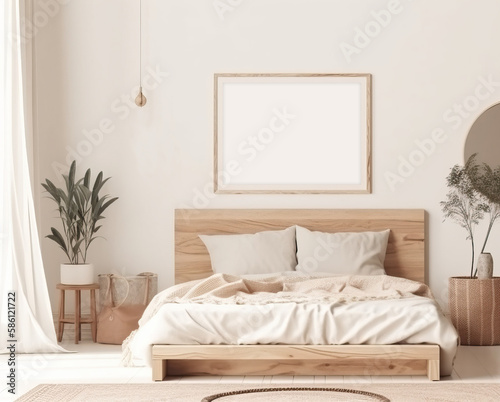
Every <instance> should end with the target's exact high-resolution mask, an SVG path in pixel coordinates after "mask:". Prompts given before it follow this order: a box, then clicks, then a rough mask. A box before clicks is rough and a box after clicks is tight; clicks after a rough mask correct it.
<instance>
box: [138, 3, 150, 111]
mask: <svg viewBox="0 0 500 402" xmlns="http://www.w3.org/2000/svg"><path fill="white" fill-rule="evenodd" d="M147 101H148V100H147V99H146V97H145V96H144V94H143V93H142V0H139V94H138V95H137V96H136V98H135V104H136V105H137V106H139V107H143V106H144V105H145V104H146V102H147Z"/></svg>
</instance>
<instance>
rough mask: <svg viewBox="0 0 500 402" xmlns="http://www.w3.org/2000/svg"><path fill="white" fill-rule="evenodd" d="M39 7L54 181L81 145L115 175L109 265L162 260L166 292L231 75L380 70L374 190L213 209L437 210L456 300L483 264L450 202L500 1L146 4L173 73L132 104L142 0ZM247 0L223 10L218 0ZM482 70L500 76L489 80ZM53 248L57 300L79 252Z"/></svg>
mask: <svg viewBox="0 0 500 402" xmlns="http://www.w3.org/2000/svg"><path fill="white" fill-rule="evenodd" d="M56 1H57V2H58V3H57V4H59V6H57V7H52V8H49V9H47V7H46V4H52V5H53V4H54V2H56ZM37 3H38V4H37V6H38V12H39V13H46V14H47V15H48V14H49V11H50V14H51V15H52V16H50V17H49V18H48V19H47V22H46V23H44V24H42V23H41V22H40V23H39V29H38V32H37V34H36V36H35V44H36V67H37V68H36V82H37V96H38V112H37V116H38V118H37V135H38V145H39V165H38V172H37V174H38V180H39V181H41V180H42V179H43V178H45V177H48V178H50V179H53V180H56V178H57V174H56V171H57V169H55V168H57V166H60V165H64V164H66V159H68V160H69V159H70V158H71V159H72V158H73V157H74V155H70V156H68V149H71V150H77V149H78V150H79V152H80V154H83V155H80V156H79V159H81V162H80V172H83V171H84V169H86V168H87V167H92V169H93V171H94V172H97V171H99V170H104V173H105V174H106V175H110V176H112V177H113V178H112V180H111V181H110V182H109V185H107V187H106V190H107V191H108V192H109V193H111V194H113V195H117V196H119V197H120V199H119V201H118V202H117V203H116V204H115V205H113V206H112V207H111V208H110V209H109V210H108V211H107V214H106V216H107V218H106V221H105V226H104V228H103V233H102V234H103V235H104V236H105V237H106V239H107V240H105V241H104V240H100V241H99V242H97V243H95V247H94V248H93V250H92V251H91V255H90V257H91V260H92V261H93V262H94V263H95V264H96V266H97V270H98V272H116V271H119V272H121V273H123V274H133V273H138V272H141V271H153V272H157V273H158V274H159V276H160V280H159V286H160V288H165V287H167V286H169V285H171V284H172V283H173V211H174V209H175V208H176V207H181V206H193V205H194V204H193V202H194V199H195V195H196V194H197V191H203V190H204V189H205V188H207V186H208V185H209V183H211V172H212V154H213V149H212V148H213V146H212V141H213V140H212V139H213V130H212V127H213V126H212V124H213V74H214V73H215V72H298V73H307V72H335V73H341V72H368V73H371V74H372V75H373V193H372V194H370V195H245V196H243V195H217V196H213V195H212V194H210V199H207V200H206V207H208V208H248V207H252V208H285V207H286V208H424V209H425V210H427V211H428V228H429V229H428V269H429V280H430V284H431V287H432V289H433V291H434V292H435V294H436V296H437V297H438V299H439V300H440V301H442V302H443V303H444V302H445V301H446V287H447V278H448V277H449V276H452V275H467V273H468V269H469V259H470V254H469V248H468V247H469V244H468V243H467V242H466V241H465V231H463V230H462V229H460V228H459V227H458V226H457V225H455V224H453V223H451V222H450V223H448V222H445V223H442V213H441V211H440V206H439V202H440V201H441V200H443V199H444V196H445V193H446V187H445V181H444V179H445V177H446V175H447V174H448V171H449V168H450V167H451V166H452V165H453V164H455V163H461V162H462V161H463V159H462V158H463V156H462V155H463V144H464V140H465V137H466V133H467V131H468V129H469V127H470V125H471V124H472V122H473V121H474V119H475V118H476V117H477V116H478V115H479V114H480V112H481V110H483V109H486V108H487V107H488V106H489V105H491V104H493V103H495V102H498V101H499V100H500V90H499V85H500V84H498V83H500V52H498V43H499V40H500V24H498V21H497V19H498V15H500V2H498V1H496V0H480V1H478V0H475V1H472V0H460V1H457V0H440V1H439V2H436V1H431V0H419V1H410V0H400V1H399V2H398V1H396V0H391V1H387V0H383V1H382V0H374V1H361V0H358V1H348V0H328V1H327V0H247V1H236V0H232V1H230V0H220V1H212V0H183V1H170V0H144V1H143V64H144V66H145V68H144V75H147V74H148V69H152V70H156V69H158V70H160V71H161V72H168V77H163V76H162V77H160V78H159V79H158V80H157V81H156V83H155V85H156V86H157V87H156V88H154V89H151V88H150V89H149V90H147V89H145V90H144V92H145V95H146V96H147V98H148V104H147V105H146V106H145V107H144V108H142V109H141V108H137V107H135V106H133V105H132V106H129V104H130V103H131V99H133V98H134V97H135V95H136V89H135V87H136V86H137V85H138V45H139V42H138V4H139V2H138V0H71V1H68V0H64V1H63V0H52V1H49V0H37ZM62 3H67V4H62ZM231 3H232V4H234V5H233V6H229V7H231V9H230V10H229V9H228V10H226V12H225V13H224V14H223V15H222V17H223V18H221V17H219V15H218V14H217V12H216V10H215V8H214V4H215V5H219V6H220V5H221V4H231ZM238 3H239V5H238ZM44 5H45V10H49V11H44V9H43V7H42V6H44ZM389 7H390V8H391V10H393V11H394V13H392V14H391V15H392V17H391V20H390V22H389V23H387V22H385V25H386V26H385V27H382V28H381V29H380V32H379V33H378V35H376V36H374V37H373V38H371V39H369V43H367V41H366V39H365V43H359V41H358V44H360V45H363V46H364V48H362V49H357V53H352V54H351V56H352V57H351V60H350V61H348V57H346V55H345V54H344V53H343V52H342V50H341V47H340V46H341V44H342V43H344V45H345V43H347V44H350V45H353V44H354V38H355V36H356V33H357V29H358V28H360V29H364V28H365V27H366V28H368V29H374V30H376V29H377V26H376V24H375V22H374V21H376V18H381V17H380V16H379V17H375V15H379V14H377V13H379V12H380V10H383V9H385V10H387V9H388V8H389ZM38 16H39V18H41V16H42V14H39V15H38ZM40 21H42V19H40ZM371 32H372V33H374V32H375V33H377V32H376V31H371ZM358 40H359V38H358ZM351 50H352V48H351ZM481 80H492V81H494V82H495V84H493V85H490V88H489V89H490V91H489V90H488V88H486V89H484V88H479V92H477V91H476V89H477V88H478V86H481V85H482V84H481ZM160 81H161V82H160ZM147 82H148V83H149V84H150V85H152V84H153V83H154V82H153V80H152V79H151V78H150V81H147ZM475 94H476V95H475ZM477 95H479V97H480V98H482V99H478V98H476V96H477ZM127 102H128V103H127ZM464 102H465V103H466V104H465V106H457V105H462V104H464ZM458 107H460V108H462V109H464V111H463V112H458V109H456V110H457V111H454V108H458ZM465 108H468V109H469V110H470V112H467V110H466V109H465ZM449 109H450V110H449ZM459 113H462V116H461V117H458V116H460V115H459ZM100 125H102V126H103V127H104V128H106V129H107V131H108V132H107V133H105V134H102V136H100V135H99V134H98V133H97V134H94V136H93V137H92V139H93V140H94V142H95V144H93V145H91V146H90V148H89V147H88V146H87V147H86V145H88V144H90V142H88V139H87V137H86V136H85V134H84V130H92V129H97V128H99V126H100ZM110 127H111V128H110ZM435 130H442V133H441V134H440V137H439V139H440V140H442V142H441V143H438V144H435V147H431V148H432V149H431V152H429V155H428V156H427V155H426V156H425V157H424V158H423V159H422V158H421V159H419V158H418V156H419V155H420V156H421V155H423V154H421V153H420V154H418V153H416V151H417V150H418V147H417V145H416V143H415V142H416V141H425V140H426V139H429V138H432V135H433V132H434V131H435ZM427 144H428V145H429V143H428V141H427ZM410 156H412V157H413V158H416V160H415V161H416V162H418V163H420V162H421V163H420V165H419V166H417V167H415V168H414V169H413V170H412V171H410V172H409V171H408V170H404V171H402V172H401V173H403V174H404V175H405V176H406V177H403V176H399V179H398V181H397V182H392V185H391V184H390V182H389V181H388V180H387V178H388V177H389V176H390V175H391V174H394V175H400V173H398V169H399V168H401V166H400V165H401V163H402V162H401V160H402V159H401V158H404V159H405V160H408V158H409V157H410ZM394 178H395V176H392V179H393V180H394ZM38 197H40V200H39V208H40V212H41V214H40V216H41V218H40V221H41V232H42V234H43V235H45V234H47V233H48V232H49V228H50V226H51V225H54V224H56V223H57V220H56V219H55V218H54V216H55V214H54V213H53V205H52V204H51V202H50V201H48V200H46V199H44V198H43V194H38ZM198 202H200V200H199V199H198ZM494 230H495V233H494V236H493V238H491V240H490V247H489V250H490V251H491V252H492V253H493V256H494V257H495V258H497V259H499V261H500V251H499V250H498V244H499V239H500V227H497V228H496V229H494ZM478 235H479V237H480V238H482V232H481V233H478ZM42 245H43V256H44V261H45V269H46V273H47V279H48V284H49V287H50V290H51V297H52V302H53V306H54V308H55V306H56V305H57V304H56V303H55V301H56V296H57V295H56V293H55V284H56V283H57V280H58V271H59V268H58V265H59V263H60V262H62V261H63V260H64V258H63V257H64V256H63V254H62V252H60V251H59V250H58V249H57V247H56V246H55V244H53V243H52V242H50V241H49V240H47V239H43V241H42ZM497 272H498V271H497Z"/></svg>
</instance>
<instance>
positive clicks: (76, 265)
mask: <svg viewBox="0 0 500 402" xmlns="http://www.w3.org/2000/svg"><path fill="white" fill-rule="evenodd" d="M75 176H76V161H73V163H72V164H71V167H70V169H69V173H68V174H67V175H63V178H64V182H65V186H64V187H63V188H59V187H56V186H55V185H54V183H52V182H51V181H50V180H49V179H46V180H45V183H42V186H43V188H44V189H45V190H46V191H47V193H48V194H49V198H50V199H52V200H53V201H54V202H55V203H56V204H57V211H58V214H59V218H60V219H61V223H62V233H61V232H60V231H59V230H57V229H56V228H54V227H51V228H50V231H51V234H49V235H47V236H46V237H48V238H49V239H51V240H53V241H54V242H55V243H56V244H57V245H58V246H59V247H60V248H61V249H62V250H63V251H64V253H65V254H66V256H67V257H68V260H69V261H68V263H64V264H61V283H63V284H67V285H87V284H91V283H93V282H94V269H93V265H92V264H91V263H87V253H88V250H89V247H90V245H91V244H92V242H93V241H94V240H95V239H97V238H98V237H100V236H97V235H96V233H97V232H98V231H99V229H100V228H101V226H102V225H98V223H99V221H100V220H101V219H104V216H103V212H104V211H105V210H106V209H107V208H108V207H109V206H110V205H111V204H112V203H114V202H115V201H116V200H117V199H118V197H113V198H110V196H109V195H104V196H100V195H99V192H100V191H101V189H102V187H103V186H104V184H105V183H106V182H107V181H108V180H109V179H110V178H109V177H108V178H106V179H103V172H99V174H98V175H97V177H96V179H95V181H94V183H93V184H92V185H91V171H90V169H87V171H86V172H85V175H84V177H83V178H80V179H78V180H77V179H76V177H75Z"/></svg>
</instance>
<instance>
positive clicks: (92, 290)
mask: <svg viewBox="0 0 500 402" xmlns="http://www.w3.org/2000/svg"><path fill="white" fill-rule="evenodd" d="M56 288H57V289H59V290H60V293H59V323H58V327H57V341H58V342H61V341H62V337H63V332H64V324H66V323H68V324H75V343H78V341H81V340H82V329H81V324H90V325H91V329H92V340H93V341H94V342H95V341H96V336H97V317H96V312H95V291H96V289H99V284H97V283H93V284H91V285H63V284H62V283H58V284H57V285H56ZM66 290H74V291H75V319H74V320H71V319H69V318H65V317H64V301H65V296H66V295H65V292H66ZM82 290H90V318H86V319H82V318H81V313H82V312H81V301H82V295H81V291H82Z"/></svg>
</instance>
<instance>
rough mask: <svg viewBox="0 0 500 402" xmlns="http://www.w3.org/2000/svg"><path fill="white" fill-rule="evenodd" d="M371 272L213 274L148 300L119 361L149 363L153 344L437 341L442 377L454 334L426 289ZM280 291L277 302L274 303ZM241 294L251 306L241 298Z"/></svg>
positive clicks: (448, 366)
mask: <svg viewBox="0 0 500 402" xmlns="http://www.w3.org/2000/svg"><path fill="white" fill-rule="evenodd" d="M217 276H218V277H217ZM378 277H379V278H375V277H374V276H371V277H359V276H350V277H346V276H342V277H328V278H320V279H317V278H311V277H306V276H300V277H297V276H294V277H290V276H286V275H274V276H271V277H266V278H265V279H264V278H263V279H261V280H259V279H256V278H252V279H251V280H249V279H244V278H240V277H233V276H229V275H223V274H217V275H213V276H212V277H210V278H211V279H210V280H200V281H193V282H190V283H187V284H181V285H176V286H174V287H171V288H169V289H167V290H165V291H163V292H161V293H159V294H158V295H157V296H156V297H155V298H154V299H153V301H152V302H151V303H150V305H149V306H148V309H147V310H146V312H145V313H144V316H143V318H142V319H141V321H140V326H139V329H138V330H137V331H134V332H133V333H132V334H131V335H130V336H129V338H128V339H127V340H126V341H125V342H124V344H123V349H124V360H128V361H129V362H130V360H131V358H139V359H142V360H144V361H145V362H147V363H148V364H150V363H151V346H152V345H154V344H232V345H241V344H247V345H252V344H302V345H306V344H311V345H329V344H379V345H380V344H382V345H389V344H394V343H408V344H425V343H429V344H438V345H439V346H440V348H441V367H440V369H441V375H445V376H446V375H450V374H451V372H452V367H453V360H454V357H455V354H456V350H457V344H458V335H457V332H456V330H455V328H454V327H453V325H452V324H451V322H450V321H449V319H447V318H446V317H445V316H444V315H443V313H442V312H441V309H440V308H439V306H438V304H437V303H436V301H435V300H434V299H433V298H432V294H431V293H430V291H429V289H428V288H427V286H426V285H423V284H420V283H418V282H413V281H409V280H406V279H401V278H394V277H389V276H386V275H379V276H378ZM373 278H375V279H373ZM318 284H319V285H318ZM261 286H262V288H263V289H266V290H267V291H260V289H261ZM316 287H318V290H316ZM221 289H222V290H221ZM228 289H229V290H230V291H229V292H228ZM279 289H281V290H279ZM311 289H312V290H311ZM298 290H301V291H302V293H297V291H298ZM186 292H187V293H186ZM189 292H191V294H189ZM270 293H272V294H273V295H270ZM291 293H294V295H291ZM304 294H310V295H311V300H313V301H312V302H308V301H307V298H304V297H303V296H304ZM280 295H281V296H283V298H284V300H281V302H276V299H275V298H276V297H277V296H280ZM186 296H189V297H186ZM320 296H321V297H320ZM296 297H297V299H296ZM318 297H319V299H318ZM230 299H234V300H232V302H228V300H230ZM249 299H250V300H253V304H249V303H245V301H247V302H248V300H249ZM270 300H274V301H270Z"/></svg>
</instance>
